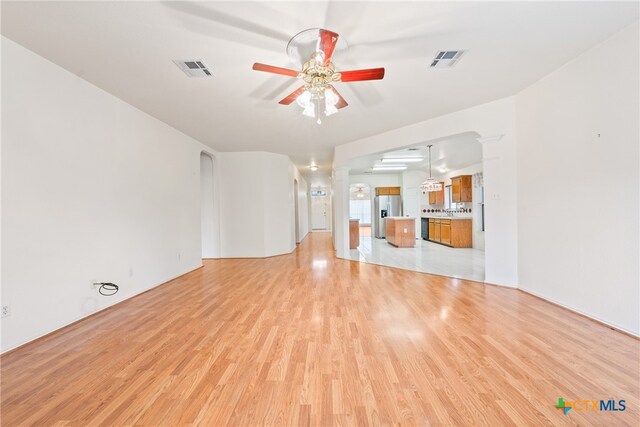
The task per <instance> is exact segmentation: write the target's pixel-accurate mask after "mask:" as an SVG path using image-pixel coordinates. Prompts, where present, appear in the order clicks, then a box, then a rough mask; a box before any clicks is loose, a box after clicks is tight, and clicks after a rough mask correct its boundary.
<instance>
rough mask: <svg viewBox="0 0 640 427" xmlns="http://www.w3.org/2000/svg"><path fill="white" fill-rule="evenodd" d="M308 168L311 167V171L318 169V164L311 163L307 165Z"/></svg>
mask: <svg viewBox="0 0 640 427" xmlns="http://www.w3.org/2000/svg"><path fill="white" fill-rule="evenodd" d="M309 169H311V170H312V171H313V172H315V171H317V170H318V165H311V166H309Z"/></svg>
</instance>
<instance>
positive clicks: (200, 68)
mask: <svg viewBox="0 0 640 427" xmlns="http://www.w3.org/2000/svg"><path fill="white" fill-rule="evenodd" d="M173 63H174V64H176V65H177V66H178V68H180V69H181V70H182V71H184V73H185V74H186V75H187V76H189V77H211V76H212V75H213V74H211V71H209V68H208V67H207V66H206V65H205V63H204V62H202V61H199V60H197V59H194V60H192V61H178V60H175V61H173Z"/></svg>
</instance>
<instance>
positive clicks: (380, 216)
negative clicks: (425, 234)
mask: <svg viewBox="0 0 640 427" xmlns="http://www.w3.org/2000/svg"><path fill="white" fill-rule="evenodd" d="M373 215H374V216H373V217H374V224H373V227H374V236H376V237H377V238H378V239H384V237H385V232H384V231H385V230H384V223H385V220H384V219H385V218H386V217H388V216H402V197H401V196H376V197H375V199H373Z"/></svg>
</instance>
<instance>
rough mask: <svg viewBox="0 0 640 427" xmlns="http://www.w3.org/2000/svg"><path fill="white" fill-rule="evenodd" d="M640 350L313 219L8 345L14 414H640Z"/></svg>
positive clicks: (220, 418)
mask: <svg viewBox="0 0 640 427" xmlns="http://www.w3.org/2000/svg"><path fill="white" fill-rule="evenodd" d="M638 358H639V341H638V340H636V339H634V338H631V337H629V336H625V335H623V334H621V333H618V332H616V331H613V330H610V329H609V328H606V327H604V326H602V325H600V324H598V323H595V322H592V321H590V320H588V319H585V318H583V317H580V316H578V315H575V314H572V313H570V312H568V311H566V310H563V309H561V308H558V307H556V306H554V305H551V304H549V303H546V302H544V301H541V300H538V299H536V298H534V297H531V296H529V295H526V294H524V293H522V292H518V291H515V290H510V289H502V288H499V287H493V286H485V285H482V284H479V283H474V282H466V281H463V280H455V279H447V278H443V277H438V276H430V275H427V274H422V273H414V272H409V271H402V270H394V269H391V268H387V267H381V266H376V265H367V264H360V263H357V262H351V261H344V260H336V259H335V258H334V256H333V252H332V250H331V248H330V234H328V233H315V234H312V235H310V236H309V237H307V239H306V240H305V241H304V242H303V243H302V244H301V245H300V247H299V249H298V250H297V251H296V252H295V253H294V254H291V255H285V256H281V257H275V258H269V259H264V260H255V259H254V260H251V259H244V260H243V259H231V260H212V261H206V262H205V267H204V268H202V269H199V270H197V271H195V272H192V273H189V274H187V275H185V276H183V277H181V278H179V279H176V280H174V281H172V282H169V283H168V284H166V285H164V286H161V287H159V288H157V289H155V290H153V291H150V292H147V293H145V294H143V295H141V296H139V297H136V298H134V299H131V300H129V301H126V302H124V303H122V304H119V305H117V306H115V307H113V308H111V309H109V310H106V311H105V312H102V313H100V314H98V315H96V316H93V317H91V318H89V319H86V320H84V321H82V322H80V323H77V324H75V325H72V326H70V327H67V328H65V329H63V330H61V331H59V332H57V333H55V334H53V335H50V336H48V337H46V338H44V339H42V340H39V341H37V342H34V343H32V344H30V345H27V346H25V347H23V348H21V349H18V350H17V351H14V352H12V353H9V354H7V355H5V356H3V357H2V359H1V362H2V425H6V426H13V425H19V424H39V425H66V424H69V425H98V424H101V425H131V424H137V425H161V424H166V425H169V424H170V425H185V424H199V425H207V426H217V425H263V424H269V425H271V424H279V425H307V424H313V425H358V426H365V425H390V424H402V425H422V426H424V425H490V426H506V425H532V426H533V425H535V426H538V425H550V424H555V425H576V424H580V425H589V424H593V425H608V426H612V425H638V423H639V422H640V416H639V413H638V395H639V393H640V391H639V384H638V381H639V379H638V376H639V368H638V362H639V360H638ZM558 397H564V398H565V399H566V400H573V399H609V398H613V399H616V400H618V399H624V400H626V402H627V408H628V409H627V411H626V412H622V413H610V412H577V411H575V410H574V411H570V412H569V414H568V415H566V416H565V415H563V414H562V413H561V412H560V411H558V410H557V409H555V408H554V404H555V403H556V401H557V399H558Z"/></svg>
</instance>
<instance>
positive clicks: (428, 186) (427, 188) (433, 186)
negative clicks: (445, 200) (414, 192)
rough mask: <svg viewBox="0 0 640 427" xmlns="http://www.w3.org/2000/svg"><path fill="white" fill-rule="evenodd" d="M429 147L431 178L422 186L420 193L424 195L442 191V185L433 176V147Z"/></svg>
mask: <svg viewBox="0 0 640 427" xmlns="http://www.w3.org/2000/svg"><path fill="white" fill-rule="evenodd" d="M428 147H429V178H427V180H426V181H425V182H423V183H422V184H421V185H420V191H422V192H423V193H431V192H433V191H441V190H442V183H441V182H440V181H438V180H436V179H434V178H433V177H432V176H431V147H432V146H431V145H429V146H428Z"/></svg>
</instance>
